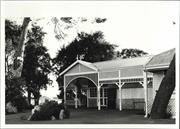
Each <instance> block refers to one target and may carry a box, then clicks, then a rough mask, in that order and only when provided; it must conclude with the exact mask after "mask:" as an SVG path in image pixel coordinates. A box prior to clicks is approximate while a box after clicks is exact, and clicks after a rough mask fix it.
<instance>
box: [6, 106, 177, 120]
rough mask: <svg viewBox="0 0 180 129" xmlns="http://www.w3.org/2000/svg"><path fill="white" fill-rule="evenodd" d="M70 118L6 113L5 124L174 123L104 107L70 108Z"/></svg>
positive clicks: (26, 113)
mask: <svg viewBox="0 0 180 129" xmlns="http://www.w3.org/2000/svg"><path fill="white" fill-rule="evenodd" d="M70 112H71V116H70V119H64V120H53V121H51V120H49V121H28V120H23V119H21V118H22V117H23V118H26V117H28V115H29V114H30V111H28V112H25V113H18V114H11V115H6V124H175V120H174V119H155V120H152V119H148V118H144V115H143V114H140V113H137V112H134V111H119V110H110V109H108V110H107V109H106V110H105V109H104V110H101V111H98V110H97V109H71V110H70Z"/></svg>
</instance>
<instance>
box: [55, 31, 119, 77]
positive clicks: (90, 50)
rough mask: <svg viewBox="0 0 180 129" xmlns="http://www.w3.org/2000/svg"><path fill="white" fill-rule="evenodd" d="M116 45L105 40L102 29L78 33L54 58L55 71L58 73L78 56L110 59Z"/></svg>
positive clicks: (85, 59) (102, 59)
mask: <svg viewBox="0 0 180 129" xmlns="http://www.w3.org/2000/svg"><path fill="white" fill-rule="evenodd" d="M115 47H116V46H115V45H113V44H109V43H108V42H107V41H105V40H104V35H103V33H102V32H100V31H98V32H95V33H93V34H87V33H84V32H82V33H78V36H77V38H75V39H74V40H73V41H72V42H71V43H70V44H69V45H68V46H66V47H65V46H63V47H62V48H61V49H60V50H59V51H58V54H57V56H56V57H55V58H54V59H53V62H54V66H56V67H54V68H55V72H56V74H57V75H58V74H59V73H60V72H61V71H63V70H64V69H65V68H67V67H68V66H69V65H70V64H72V63H73V62H74V61H76V59H77V57H78V58H79V59H82V60H84V61H88V62H97V61H105V60H110V59H112V58H113V57H114V49H115Z"/></svg>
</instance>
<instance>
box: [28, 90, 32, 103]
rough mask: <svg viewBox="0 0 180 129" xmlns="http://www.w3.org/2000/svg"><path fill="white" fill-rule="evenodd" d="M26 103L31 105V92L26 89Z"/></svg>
mask: <svg viewBox="0 0 180 129" xmlns="http://www.w3.org/2000/svg"><path fill="white" fill-rule="evenodd" d="M28 103H29V105H31V92H30V91H28Z"/></svg>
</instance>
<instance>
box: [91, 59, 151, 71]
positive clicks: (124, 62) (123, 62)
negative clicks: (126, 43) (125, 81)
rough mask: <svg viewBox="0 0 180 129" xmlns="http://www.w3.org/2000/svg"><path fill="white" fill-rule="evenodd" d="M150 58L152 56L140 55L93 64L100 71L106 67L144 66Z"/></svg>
mask: <svg viewBox="0 0 180 129" xmlns="http://www.w3.org/2000/svg"><path fill="white" fill-rule="evenodd" d="M151 58H152V56H142V57H134V58H128V59H122V58H117V59H114V60H109V61H101V62H95V63H93V65H94V66H96V67H97V68H98V70H100V71H101V70H108V69H120V68H125V67H130V66H144V65H145V64H146V63H147V62H148V61H149V60H150V59H151Z"/></svg>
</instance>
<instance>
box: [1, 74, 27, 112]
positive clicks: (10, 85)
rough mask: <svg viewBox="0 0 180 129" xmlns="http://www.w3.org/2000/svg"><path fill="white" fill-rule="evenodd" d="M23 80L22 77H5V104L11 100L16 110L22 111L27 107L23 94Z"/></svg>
mask: <svg viewBox="0 0 180 129" xmlns="http://www.w3.org/2000/svg"><path fill="white" fill-rule="evenodd" d="M24 85H25V81H24V79H23V78H13V79H11V78H8V77H6V89H5V90H6V92H5V93H6V98H5V100H6V104H7V103H9V102H11V103H12V106H14V107H16V108H17V110H18V112H21V111H23V110H24V109H26V108H27V107H28V103H27V101H26V97H25V96H24V95H23V94H24V90H23V87H24Z"/></svg>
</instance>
